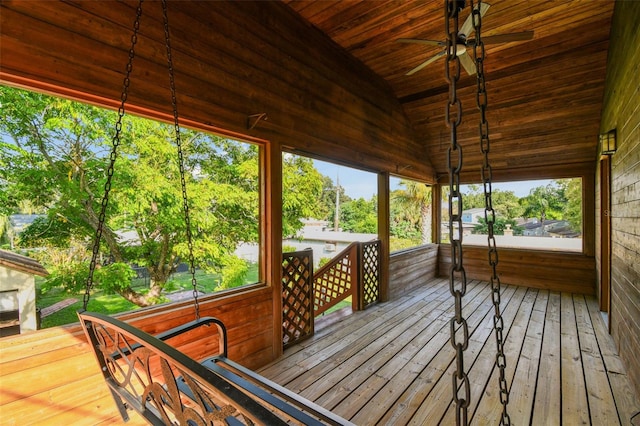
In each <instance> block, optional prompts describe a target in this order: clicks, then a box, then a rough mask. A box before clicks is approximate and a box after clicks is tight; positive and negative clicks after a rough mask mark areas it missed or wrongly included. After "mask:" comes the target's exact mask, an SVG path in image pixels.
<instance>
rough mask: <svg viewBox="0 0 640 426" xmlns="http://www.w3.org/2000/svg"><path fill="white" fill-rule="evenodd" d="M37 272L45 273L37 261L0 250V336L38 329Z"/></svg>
mask: <svg viewBox="0 0 640 426" xmlns="http://www.w3.org/2000/svg"><path fill="white" fill-rule="evenodd" d="M36 275H39V276H43V277H44V276H46V275H48V272H47V270H46V269H44V267H43V266H42V265H41V264H40V263H39V262H37V261H36V260H34V259H31V258H30V257H27V256H22V255H20V254H17V253H13V252H10V251H6V250H0V337H1V336H8V335H11V334H19V333H23V332H25V331H31V330H36V329H37V328H38V320H37V315H36V285H35V276H36Z"/></svg>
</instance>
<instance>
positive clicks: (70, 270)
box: [42, 259, 89, 292]
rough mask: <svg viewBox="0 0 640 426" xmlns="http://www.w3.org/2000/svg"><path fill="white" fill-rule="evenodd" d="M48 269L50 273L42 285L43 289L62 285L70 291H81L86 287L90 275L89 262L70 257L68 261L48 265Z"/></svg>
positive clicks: (46, 289)
mask: <svg viewBox="0 0 640 426" xmlns="http://www.w3.org/2000/svg"><path fill="white" fill-rule="evenodd" d="M48 271H49V275H48V276H47V278H46V279H45V282H44V283H43V285H42V290H43V291H48V290H50V289H52V288H55V287H61V288H65V289H66V290H67V291H70V292H79V291H82V289H83V288H84V287H85V284H86V282H87V278H88V277H89V263H88V262H86V261H81V260H78V259H70V261H69V262H66V263H57V264H50V265H48Z"/></svg>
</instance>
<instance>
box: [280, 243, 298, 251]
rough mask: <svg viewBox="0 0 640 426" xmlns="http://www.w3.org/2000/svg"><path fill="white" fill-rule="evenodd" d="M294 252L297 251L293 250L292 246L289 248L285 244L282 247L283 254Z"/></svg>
mask: <svg viewBox="0 0 640 426" xmlns="http://www.w3.org/2000/svg"><path fill="white" fill-rule="evenodd" d="M294 251H298V249H297V248H295V247H294V246H289V245H286V244H283V245H282V252H283V253H292V252H294Z"/></svg>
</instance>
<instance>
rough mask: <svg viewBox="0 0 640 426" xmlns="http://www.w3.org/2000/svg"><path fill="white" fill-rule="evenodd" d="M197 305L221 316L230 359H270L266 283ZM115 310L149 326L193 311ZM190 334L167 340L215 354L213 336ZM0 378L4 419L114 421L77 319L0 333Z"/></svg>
mask: <svg viewBox="0 0 640 426" xmlns="http://www.w3.org/2000/svg"><path fill="white" fill-rule="evenodd" d="M200 312H201V315H202V316H216V317H218V318H220V319H222V320H223V322H224V323H225V325H226V326H227V328H228V337H229V357H230V358H231V359H234V360H236V361H239V362H240V363H242V364H244V365H246V366H248V367H250V368H257V367H259V366H262V365H264V364H265V363H266V362H268V361H270V360H272V359H273V354H272V352H273V349H272V346H271V341H272V339H273V338H274V336H273V332H272V328H271V324H272V322H273V318H272V305H271V290H270V289H267V288H264V287H263V288H261V289H256V290H254V291H248V292H247V291H245V292H241V293H236V294H230V295H228V296H225V297H213V298H209V299H207V298H204V299H203V300H202V302H201V303H200ZM119 317H120V318H121V319H125V320H126V321H127V322H129V323H131V324H133V325H135V326H137V327H140V328H142V329H144V330H145V331H147V332H151V333H155V332H159V331H162V330H165V329H168V328H171V327H173V326H176V325H178V324H182V323H185V322H187V321H190V320H192V319H193V317H194V313H193V306H192V305H191V304H190V303H187V302H185V303H179V304H174V305H171V309H169V310H163V307H154V308H150V309H144V310H140V311H136V312H131V313H128V314H123V315H120V316H119ZM255 330H259V332H258V333H256V331H255ZM196 338H198V336H191V339H189V340H187V341H180V342H175V341H174V342H172V344H175V345H176V346H177V347H179V348H180V349H181V350H182V351H183V352H185V353H187V354H189V355H190V356H192V357H193V358H196V359H201V358H203V357H205V356H207V355H213V354H214V353H216V350H217V340H216V339H215V338H212V337H211V336H206V337H205V338H204V339H202V340H201V341H200V342H199V343H198V344H192V340H193V339H196ZM202 341H205V342H207V344H202ZM0 383H1V391H0V413H1V414H0V416H1V417H2V421H1V423H2V424H3V425H11V424H52V425H53V424H74V425H78V424H87V425H95V424H102V423H103V422H104V423H110V424H120V423H121V420H120V417H119V414H118V413H117V410H116V408H115V405H114V404H113V399H112V398H111V395H110V394H109V392H108V390H107V386H106V384H104V382H103V379H102V375H101V374H100V370H99V367H98V364H97V362H96V360H95V357H94V356H93V355H92V352H91V351H90V349H89V346H88V344H87V342H86V339H85V336H84V333H83V332H82V330H81V328H80V326H79V325H78V324H75V325H70V326H66V327H54V328H49V329H45V330H40V331H36V332H32V333H28V334H23V335H19V336H13V337H7V338H3V339H0ZM79 410H82V411H79ZM80 412H81V413H82V414H79V413H80ZM133 416H134V417H133V418H134V419H135V420H136V421H135V422H133V424H138V422H137V420H139V417H137V415H135V414H133ZM140 423H141V422H140ZM141 424H142V423H141Z"/></svg>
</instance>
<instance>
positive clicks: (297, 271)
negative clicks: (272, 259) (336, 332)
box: [282, 249, 313, 348]
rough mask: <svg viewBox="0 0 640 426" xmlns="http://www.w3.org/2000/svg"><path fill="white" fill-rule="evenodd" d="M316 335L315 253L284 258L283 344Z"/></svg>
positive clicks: (285, 345) (287, 344)
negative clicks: (314, 306)
mask: <svg viewBox="0 0 640 426" xmlns="http://www.w3.org/2000/svg"><path fill="white" fill-rule="evenodd" d="M312 335H313V250H311V249H309V250H304V251H298V252H294V253H283V256H282V343H283V345H284V347H285V348H286V347H287V346H289V345H292V344H293V343H296V342H299V341H301V340H304V339H306V338H308V337H310V336H312Z"/></svg>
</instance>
